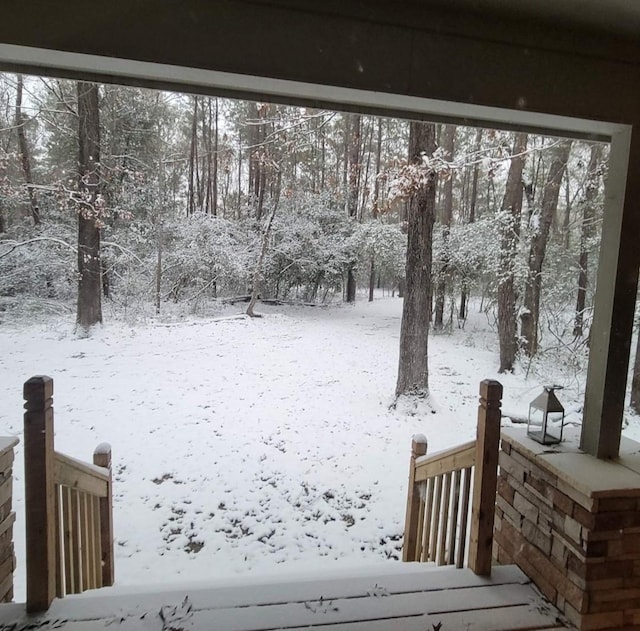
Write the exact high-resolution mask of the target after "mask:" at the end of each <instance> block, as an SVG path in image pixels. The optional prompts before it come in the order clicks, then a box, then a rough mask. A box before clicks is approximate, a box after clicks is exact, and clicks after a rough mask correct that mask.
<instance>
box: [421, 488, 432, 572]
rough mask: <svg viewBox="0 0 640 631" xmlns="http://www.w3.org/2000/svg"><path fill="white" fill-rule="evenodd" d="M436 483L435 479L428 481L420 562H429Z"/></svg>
mask: <svg viewBox="0 0 640 631" xmlns="http://www.w3.org/2000/svg"><path fill="white" fill-rule="evenodd" d="M434 484H435V481H434V479H433V478H428V479H427V496H426V499H425V502H424V504H425V517H424V534H423V537H422V555H421V556H420V559H419V560H420V561H429V550H430V549H431V522H432V519H433V489H434Z"/></svg>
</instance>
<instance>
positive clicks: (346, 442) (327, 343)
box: [0, 297, 640, 600]
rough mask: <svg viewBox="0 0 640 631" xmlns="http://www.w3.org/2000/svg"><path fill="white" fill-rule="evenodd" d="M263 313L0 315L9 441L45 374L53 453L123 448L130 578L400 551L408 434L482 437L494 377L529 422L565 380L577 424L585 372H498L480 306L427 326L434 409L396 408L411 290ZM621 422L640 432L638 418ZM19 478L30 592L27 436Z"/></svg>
mask: <svg viewBox="0 0 640 631" xmlns="http://www.w3.org/2000/svg"><path fill="white" fill-rule="evenodd" d="M258 310H259V311H260V312H262V313H263V314H264V317H262V318H259V319H249V318H246V317H244V316H240V317H234V314H240V313H241V311H242V306H238V307H235V308H233V309H231V310H230V308H227V310H226V311H225V312H224V313H221V314H219V315H218V317H211V318H190V319H182V320H180V321H175V320H174V321H164V320H155V321H147V322H146V323H142V324H135V325H128V324H125V323H124V322H122V321H114V320H110V321H108V323H107V324H106V326H104V327H103V328H102V329H101V330H99V331H96V333H95V335H94V336H93V337H92V338H90V339H77V338H76V337H75V336H74V335H73V321H72V320H73V319H72V317H71V316H67V317H62V316H56V317H53V318H50V319H48V320H47V321H46V323H40V324H37V325H25V324H18V323H12V322H11V321H5V322H3V323H2V325H1V326H0V348H2V354H1V355H0V434H2V435H16V436H20V435H21V432H22V403H23V402H22V384H23V382H24V381H25V380H26V379H28V378H29V377H30V376H32V375H35V374H47V375H50V376H51V377H53V378H54V405H55V427H56V448H57V449H58V450H59V451H62V452H65V453H68V454H69V455H71V456H74V457H77V458H82V459H85V460H90V459H91V454H92V452H93V448H94V447H95V446H96V445H97V444H98V443H100V442H102V441H108V442H110V443H111V445H112V448H113V456H114V471H115V498H114V522H115V537H116V581H117V583H118V584H121V585H132V584H140V583H152V582H163V583H166V582H168V581H172V582H175V581H176V580H181V579H185V580H187V579H188V580H190V581H191V580H200V579H206V578H210V579H219V578H222V577H225V576H229V575H235V574H238V573H243V572H250V571H251V572H261V571H265V572H272V571H273V570H274V569H277V568H278V567H279V564H282V565H286V566H287V568H288V569H292V568H294V567H295V569H300V568H301V567H302V568H304V567H314V568H318V567H319V566H321V565H325V564H327V563H330V562H332V563H335V562H336V561H340V562H342V563H344V564H352V565H353V564H355V563H363V562H365V563H371V562H382V561H385V560H387V559H398V557H399V554H400V545H401V541H400V537H401V533H402V522H403V519H404V505H405V494H406V478H407V471H408V469H407V467H408V457H409V447H410V441H411V436H412V435H413V434H414V433H416V432H421V433H424V434H426V435H427V437H428V440H429V451H435V450H439V449H443V448H446V447H449V446H452V445H455V444H458V443H460V442H464V441H466V440H469V439H471V438H473V436H474V434H475V424H476V411H477V400H478V399H477V393H478V383H479V381H480V380H481V379H483V378H494V379H496V378H497V379H499V380H500V381H501V382H502V383H503V385H504V388H505V397H504V404H503V409H504V410H505V411H506V412H507V413H510V414H513V415H514V416H520V417H526V414H527V410H528V403H529V401H530V400H531V399H533V398H534V397H535V396H536V395H537V394H538V393H539V391H540V385H541V384H542V383H548V382H561V383H567V385H568V386H569V387H568V388H567V389H566V390H565V391H563V393H562V394H561V395H560V397H561V399H562V400H563V401H564V402H565V405H566V407H567V410H568V419H569V420H573V421H576V420H577V419H579V411H580V405H581V397H582V393H581V388H582V387H583V378H582V377H580V376H578V377H576V376H575V375H573V374H569V373H568V372H567V370H568V369H567V368H562V366H560V365H558V366H555V367H554V366H548V365H546V366H545V365H543V366H537V367H536V369H535V370H531V371H529V374H528V376H526V375H525V374H523V373H524V372H525V371H524V370H520V371H518V372H517V373H516V374H515V375H506V376H505V375H498V374H497V373H496V368H497V364H498V362H497V341H496V334H495V332H494V331H492V330H491V329H490V327H489V326H488V323H487V317H486V316H485V315H484V314H480V313H476V312H473V313H472V314H471V317H470V319H469V321H467V323H466V326H465V328H464V329H457V328H456V329H455V330H454V331H453V332H452V334H450V335H449V334H443V335H433V336H432V337H431V339H430V380H431V390H432V395H433V400H432V402H431V405H432V409H430V408H429V407H428V406H427V405H424V402H422V403H421V404H420V405H417V406H413V405H411V404H406V403H401V404H399V405H398V406H397V407H396V408H395V409H394V408H393V407H392V406H391V404H392V403H393V390H394V386H395V378H396V371H397V361H398V339H399V331H400V317H401V310H402V301H401V300H399V299H397V298H395V299H393V298H389V297H387V298H381V299H378V300H376V301H374V302H373V303H368V302H365V301H364V300H361V301H359V302H358V303H356V305H355V306H342V305H340V306H332V307H327V308H309V307H266V306H262V305H259V309H258ZM507 422H508V421H507ZM626 432H627V435H629V436H630V437H632V438H636V439H638V438H640V424H639V423H638V422H637V421H636V420H634V421H632V423H631V424H630V426H629V427H628V428H627V430H626ZM14 473H15V482H14V485H15V496H14V505H15V509H16V512H17V515H18V521H17V523H16V526H15V531H16V534H15V537H16V547H17V550H16V552H17V557H18V569H17V572H16V599H17V600H22V599H23V597H24V521H23V512H24V501H23V459H22V451H21V448H20V446H19V447H18V451H17V457H16V465H15V469H14ZM293 564H296V565H295V566H293Z"/></svg>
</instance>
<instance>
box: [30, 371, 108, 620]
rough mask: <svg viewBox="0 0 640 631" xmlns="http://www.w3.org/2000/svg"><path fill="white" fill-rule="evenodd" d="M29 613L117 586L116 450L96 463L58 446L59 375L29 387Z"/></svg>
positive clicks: (100, 453) (104, 451)
mask: <svg viewBox="0 0 640 631" xmlns="http://www.w3.org/2000/svg"><path fill="white" fill-rule="evenodd" d="M24 398H25V410H26V411H25V415H24V458H25V526H26V561H27V611H30V612H36V611H45V610H46V609H48V608H49V605H50V604H51V601H52V600H53V598H54V596H58V597H62V596H65V595H66V594H77V593H80V592H82V591H85V590H87V589H93V588H97V587H104V586H107V585H112V584H113V520H112V498H113V496H112V475H111V447H110V446H109V445H108V444H106V443H102V444H101V445H98V447H97V448H96V450H95V452H94V454H93V464H90V463H87V462H82V461H80V460H76V459H75V458H71V457H69V456H66V455H64V454H61V453H58V452H56V451H55V450H54V445H53V436H54V432H53V380H52V379H51V378H50V377H32V378H31V379H29V381H27V382H26V383H25V385H24Z"/></svg>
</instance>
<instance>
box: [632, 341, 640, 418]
mask: <svg viewBox="0 0 640 631" xmlns="http://www.w3.org/2000/svg"><path fill="white" fill-rule="evenodd" d="M631 408H632V409H633V410H634V411H635V412H636V414H640V333H639V334H638V338H637V341H636V356H635V359H634V361H633V378H632V379H631Z"/></svg>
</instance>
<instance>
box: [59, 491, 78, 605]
mask: <svg viewBox="0 0 640 631" xmlns="http://www.w3.org/2000/svg"><path fill="white" fill-rule="evenodd" d="M60 490H61V492H62V547H63V550H64V591H65V594H75V589H74V585H75V576H74V574H73V568H74V563H73V555H74V547H73V512H72V510H71V489H70V488H69V487H68V486H63V487H61V489H60Z"/></svg>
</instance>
